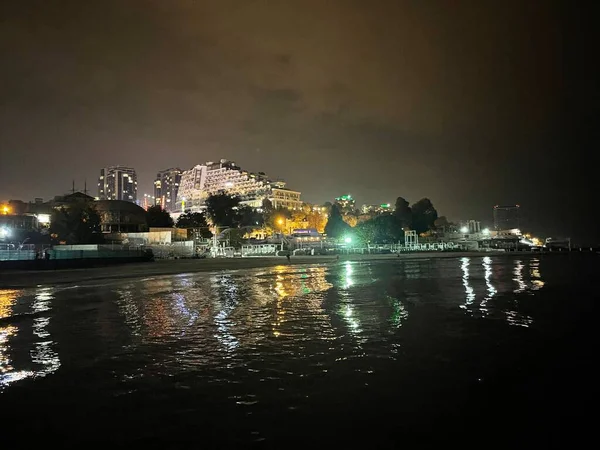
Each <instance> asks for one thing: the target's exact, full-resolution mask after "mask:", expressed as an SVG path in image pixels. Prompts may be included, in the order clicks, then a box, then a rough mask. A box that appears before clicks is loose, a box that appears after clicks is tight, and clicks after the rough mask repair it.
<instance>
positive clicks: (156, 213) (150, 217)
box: [146, 205, 174, 228]
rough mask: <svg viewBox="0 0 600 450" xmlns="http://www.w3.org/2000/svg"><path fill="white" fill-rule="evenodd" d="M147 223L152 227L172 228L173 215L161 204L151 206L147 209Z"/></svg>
mask: <svg viewBox="0 0 600 450" xmlns="http://www.w3.org/2000/svg"><path fill="white" fill-rule="evenodd" d="M146 223H147V224H148V227H152V228H172V227H173V225H174V223H173V219H172V218H171V215H170V214H169V213H168V212H167V211H165V210H164V209H163V208H162V207H161V206H160V205H154V206H150V207H149V208H148V209H147V210H146Z"/></svg>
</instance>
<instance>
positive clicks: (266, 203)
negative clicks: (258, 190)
mask: <svg viewBox="0 0 600 450" xmlns="http://www.w3.org/2000/svg"><path fill="white" fill-rule="evenodd" d="M262 209H263V212H264V213H267V214H268V213H270V212H271V211H272V210H273V203H272V202H271V200H269V199H268V198H265V199H263V201H262Z"/></svg>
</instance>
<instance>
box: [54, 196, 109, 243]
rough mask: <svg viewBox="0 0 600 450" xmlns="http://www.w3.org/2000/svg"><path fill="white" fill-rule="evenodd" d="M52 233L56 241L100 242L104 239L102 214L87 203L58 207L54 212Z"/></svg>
mask: <svg viewBox="0 0 600 450" xmlns="http://www.w3.org/2000/svg"><path fill="white" fill-rule="evenodd" d="M50 223H51V226H50V235H51V236H52V237H53V239H54V240H55V241H58V242H65V243H67V244H69V245H73V244H99V243H101V242H103V241H104V237H103V235H102V233H101V230H100V216H99V215H98V212H97V211H96V208H94V207H93V206H91V205H90V204H87V203H82V204H73V205H72V206H70V207H68V208H65V207H62V208H60V209H56V210H54V211H53V212H52V218H51V221H50Z"/></svg>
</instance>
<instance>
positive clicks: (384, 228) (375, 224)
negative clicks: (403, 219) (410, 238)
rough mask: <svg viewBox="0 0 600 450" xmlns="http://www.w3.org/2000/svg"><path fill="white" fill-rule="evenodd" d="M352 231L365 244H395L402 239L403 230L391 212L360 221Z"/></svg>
mask: <svg viewBox="0 0 600 450" xmlns="http://www.w3.org/2000/svg"><path fill="white" fill-rule="evenodd" d="M354 231H355V233H356V236H357V238H358V239H359V240H360V241H362V242H363V243H365V244H369V243H373V244H395V243H398V242H402V241H403V240H404V231H403V229H402V227H401V226H400V223H399V222H398V220H397V219H396V217H395V216H394V215H393V214H380V215H378V216H375V217H373V218H372V219H369V220H366V221H364V222H361V223H359V224H358V225H357V226H356V228H354Z"/></svg>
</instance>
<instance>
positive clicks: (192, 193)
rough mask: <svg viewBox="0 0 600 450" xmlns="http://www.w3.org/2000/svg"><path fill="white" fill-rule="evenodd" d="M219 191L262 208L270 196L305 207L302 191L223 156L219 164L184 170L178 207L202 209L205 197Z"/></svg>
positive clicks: (276, 202)
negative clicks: (288, 187)
mask: <svg viewBox="0 0 600 450" xmlns="http://www.w3.org/2000/svg"><path fill="white" fill-rule="evenodd" d="M219 192H224V193H226V194H228V195H234V196H238V197H240V198H241V203H242V204H244V205H248V206H252V207H254V208H259V207H261V206H262V202H263V200H264V199H269V200H271V202H272V203H273V206H274V207H276V208H277V207H285V208H288V209H296V208H297V209H299V208H300V207H301V206H302V202H301V201H300V192H297V191H291V190H289V189H286V188H285V183H284V182H271V181H269V180H268V179H267V176H266V175H265V174H264V173H262V172H259V173H258V174H254V173H250V172H248V171H246V170H242V169H241V168H240V167H239V166H237V165H236V164H235V163H234V162H233V161H228V160H226V159H222V160H220V161H219V162H217V163H213V162H207V163H205V164H200V165H197V166H195V167H193V168H191V169H190V170H186V171H185V172H183V174H182V176H181V183H180V186H179V192H178V194H177V208H174V209H176V210H178V211H180V212H183V211H188V210H191V211H199V210H201V209H202V208H204V204H205V202H206V199H207V198H208V197H209V196H211V195H214V194H217V193H219Z"/></svg>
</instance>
